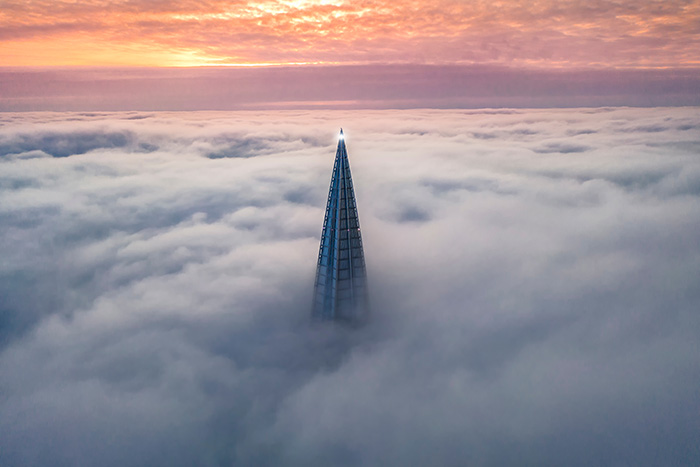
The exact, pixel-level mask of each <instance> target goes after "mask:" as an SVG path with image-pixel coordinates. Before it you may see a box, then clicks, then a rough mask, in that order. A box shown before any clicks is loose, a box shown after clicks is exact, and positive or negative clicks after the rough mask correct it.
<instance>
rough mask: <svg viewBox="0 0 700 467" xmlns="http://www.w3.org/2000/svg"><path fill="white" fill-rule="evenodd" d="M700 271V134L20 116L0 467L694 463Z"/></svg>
mask: <svg viewBox="0 0 700 467" xmlns="http://www.w3.org/2000/svg"><path fill="white" fill-rule="evenodd" d="M341 126H342V127H343V128H344V129H345V132H346V136H347V145H348V152H349V156H350V164H351V167H352V170H353V178H354V181H355V187H356V193H357V199H358V207H359V213H360V223H361V226H362V233H363V240H364V244H365V254H366V260H367V270H368V278H369V281H370V299H371V304H372V319H371V320H370V322H369V324H368V325H366V326H365V327H363V328H361V329H346V328H343V327H337V326H333V325H312V324H311V323H310V321H309V316H310V305H311V293H312V289H313V277H314V271H315V263H316V257H317V253H318V240H319V237H320V231H321V224H322V221H323V209H324V207H325V201H326V196H327V190H328V183H329V180H330V172H331V168H332V164H333V156H334V153H335V144H336V138H337V132H338V130H339V128H340V127H341ZM699 273H700V112H698V108H653V109H631V108H599V109H567V110H483V111H479V110H470V111H430V110H405V111H318V112H315V111H303V112H302V111H277V112H192V113H167V112H156V113H146V112H124V113H16V114H13V113H4V114H0V465H2V466H20V465H21V466H46V465H51V466H78V465H79V466H92V465H99V466H120V467H121V466H154V465H168V466H178V465H182V466H193V465H202V466H228V465H261V466H264V465H269V466H273V465H274V466H277V465H298V466H310V465H319V466H321V465H336V466H343V465H348V466H351V465H368V466H379V465H401V466H404V465H416V466H425V465H441V466H462V465H486V466H491V465H499V466H500V465H533V466H534V465H538V466H540V465H582V466H584V465H585V466H588V465H697V464H698V463H700V445H699V444H698V439H699V437H700V416H698V414H699V413H700V392H699V391H698V388H700V358H699V357H700V311H699V310H700V274H699Z"/></svg>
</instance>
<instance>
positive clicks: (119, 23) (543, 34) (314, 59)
mask: <svg viewBox="0 0 700 467" xmlns="http://www.w3.org/2000/svg"><path fill="white" fill-rule="evenodd" d="M699 21H700V2H698V1H693V0H670V1H667V0H664V1H648V0H642V1H639V0H634V1H633V0H619V1H610V0H587V1H584V0H564V1H554V0H540V1H531V0H506V1H483V0H474V1H467V0H436V1H431V2H425V1H416V0H405V1H400V2H399V1H386V0H353V1H348V0H318V1H310V0H282V1H276V0H268V1H255V2H254V1H246V0H232V1H231V0H174V1H171V0H112V1H105V0H102V1H100V0H86V1H79V2H76V1H70V0H2V1H0V64H2V65H3V66H73V65H80V66H149V67H150V66H157V67H164V66H165V67H167V66H178V67H182V66H185V67H187V66H202V65H238V66H244V65H290V64H317V65H318V64H321V65H324V64H379V63H381V64H394V63H402V64H407V63H410V64H499V65H510V66H528V67H572V66H574V67H625V68H630V67H632V68H664V67H674V68H678V67H696V66H698V65H700V23H699Z"/></svg>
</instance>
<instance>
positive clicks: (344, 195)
mask: <svg viewBox="0 0 700 467" xmlns="http://www.w3.org/2000/svg"><path fill="white" fill-rule="evenodd" d="M367 305H368V300H367V280H366V271H365V256H364V251H363V248H362V237H361V235H360V221H359V218H358V215H357V204H356V202H355V190H354V188H353V183H352V175H351V173H350V164H349V162H348V153H347V150H346V148H345V137H344V135H343V129H342V128H341V129H340V136H339V138H338V149H337V150H336V153H335V163H334V165H333V174H332V176H331V186H330V189H329V191H328V202H327V204H326V215H325V216H324V219H323V232H322V234H321V245H320V247H319V252H318V264H317V267H316V281H315V284H314V303H313V311H312V314H313V316H314V317H315V318H318V319H323V320H335V321H348V322H354V323H357V322H360V321H362V320H363V318H364V317H365V315H366V312H367Z"/></svg>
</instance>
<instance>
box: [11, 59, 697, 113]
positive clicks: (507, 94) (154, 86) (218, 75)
mask: <svg viewBox="0 0 700 467" xmlns="http://www.w3.org/2000/svg"><path fill="white" fill-rule="evenodd" d="M690 105H700V69H686V70H523V69H516V68H506V67H487V66H421V65H392V66H379V65H377V66H307V67H251V68H206V67H205V68H165V69H158V68H73V69H70V68H68V69H52V68H45V69H26V68H0V111H28V110H30V111H36V110H39V111H42V110H55V111H66V110H68V111H96V110H99V111H105V110H124V111H133V110H270V109H290V110H291V109H297V110H299V109H319V108H323V109H405V108H437V109H444V108H480V109H483V108H500V107H508V108H550V107H598V106H641V107H659V106H690Z"/></svg>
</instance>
